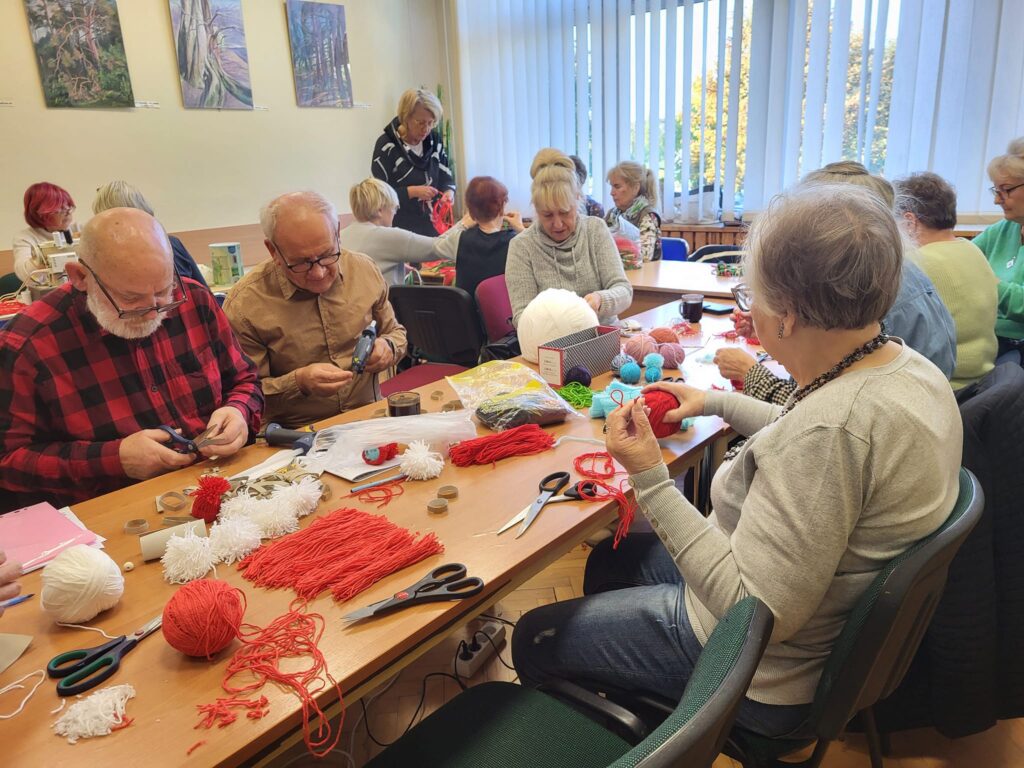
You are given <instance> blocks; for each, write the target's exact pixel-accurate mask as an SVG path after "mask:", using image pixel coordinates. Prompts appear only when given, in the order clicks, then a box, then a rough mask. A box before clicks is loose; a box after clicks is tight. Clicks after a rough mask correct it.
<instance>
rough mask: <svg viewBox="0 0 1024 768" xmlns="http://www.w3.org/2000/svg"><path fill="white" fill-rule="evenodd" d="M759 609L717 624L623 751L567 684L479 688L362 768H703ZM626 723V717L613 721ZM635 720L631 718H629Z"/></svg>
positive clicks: (733, 707)
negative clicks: (659, 716) (674, 691)
mask: <svg viewBox="0 0 1024 768" xmlns="http://www.w3.org/2000/svg"><path fill="white" fill-rule="evenodd" d="M772 624H773V617H772V614H771V612H770V611H769V610H768V608H767V607H766V606H765V605H764V603H762V602H761V601H760V600H758V599H756V598H753V597H748V598H745V599H744V600H741V601H740V602H739V603H737V604H736V605H735V606H733V608H732V609H731V610H730V611H729V613H728V614H726V615H725V617H724V618H723V619H722V621H720V622H719V623H718V626H717V627H715V631H714V632H712V633H711V637H709V638H708V642H707V644H706V645H705V646H704V650H703V651H702V652H701V655H700V658H699V659H698V661H697V665H696V667H695V668H694V670H693V675H692V676H691V677H690V681H689V682H688V683H687V686H686V690H685V691H683V696H682V699H681V700H680V701H679V704H678V706H676V708H675V710H674V711H673V712H672V714H671V715H670V716H669V717H668V719H666V720H665V722H663V723H662V724H661V725H660V726H659V727H658V728H656V729H655V730H654V731H653V732H652V733H650V734H649V735H647V736H646V737H645V738H642V740H641V741H640V742H639V743H638V744H636V745H635V746H633V745H632V744H631V741H630V740H627V739H626V738H623V737H622V736H621V735H617V734H616V733H613V732H612V731H610V730H608V729H606V728H604V727H602V726H601V725H598V723H597V722H595V721H594V720H592V719H590V717H588V716H587V715H585V714H583V712H582V711H581V710H585V711H587V712H592V713H593V714H594V715H597V716H601V717H604V716H607V715H608V714H609V712H610V711H611V710H617V709H619V708H618V707H615V706H614V705H612V704H611V703H610V702H607V701H606V700H605V699H602V698H601V697H599V696H596V695H595V694H592V693H590V692H589V691H584V690H583V689H581V688H578V687H577V686H574V685H572V684H571V683H557V684H554V685H552V686H551V687H550V689H549V690H550V691H551V692H552V693H553V694H555V695H558V696H560V697H565V698H566V699H567V700H569V701H571V705H570V704H566V703H563V702H562V701H560V700H559V699H557V698H554V696H552V695H548V694H547V693H542V692H541V691H542V690H544V688H543V687H542V689H539V690H534V689H532V688H526V687H524V686H521V685H514V684H512V683H483V684H481V685H476V686H473V687H472V688H470V689H468V690H467V691H465V692H463V693H461V694H459V695H458V696H457V697H455V698H454V699H453V700H452V701H450V702H448V703H447V704H445V705H444V706H443V707H442V708H441V709H439V710H437V711H436V712H434V713H433V714H432V715H431V716H430V717H428V718H427V719H425V720H424V721H423V722H422V723H420V724H419V725H418V726H416V727H415V728H413V729H412V730H411V731H410V732H409V733H407V734H405V735H404V736H402V737H401V738H400V739H399V740H398V741H396V742H395V743H394V744H392V745H391V746H390V747H388V748H387V749H386V750H385V751H384V752H382V753H381V754H380V755H378V756H377V757H376V758H375V759H374V760H372V761H370V762H369V763H368V764H367V768H370V767H371V766H372V768H388V767H389V766H403V767H404V766H410V765H424V766H426V765H429V766H432V767H433V768H455V767H456V766H458V767H459V768H462V767H463V766H464V767H465V768H516V767H518V766H522V767H523V768H526V767H527V766H529V768H549V767H550V768H556V767H557V768H596V767H597V766H601V767H602V768H604V767H605V766H612V767H613V768H636V767H637V766H642V768H668V766H680V765H685V766H688V767H692V768H704V767H705V766H706V767H710V766H711V764H712V763H713V762H714V760H715V758H716V757H717V756H718V754H719V751H720V749H721V746H722V743H723V742H724V740H725V738H726V736H727V735H728V733H729V728H730V727H731V725H732V723H733V721H734V720H735V718H736V712H737V710H738V708H739V705H740V702H741V700H742V699H743V695H744V694H745V693H746V691H747V687H748V686H749V685H750V679H751V678H752V677H753V676H754V670H755V669H756V668H757V665H758V662H759V661H760V660H761V655H762V654H763V653H764V649H765V646H766V645H767V644H768V637H769V636H770V635H771V631H772ZM618 714H619V715H620V717H621V718H622V719H625V720H629V719H630V718H629V713H627V712H620V713H618ZM634 721H635V719H634Z"/></svg>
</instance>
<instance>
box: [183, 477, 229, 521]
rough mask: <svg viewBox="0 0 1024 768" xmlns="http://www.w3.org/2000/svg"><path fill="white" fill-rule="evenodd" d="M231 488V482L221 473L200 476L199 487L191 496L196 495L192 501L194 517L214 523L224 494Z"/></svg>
mask: <svg viewBox="0 0 1024 768" xmlns="http://www.w3.org/2000/svg"><path fill="white" fill-rule="evenodd" d="M230 490H231V483H229V482H228V481H227V479H226V478H223V477H221V476H220V475H203V476H202V477H200V478H199V487H198V488H196V489H195V490H194V491H192V493H190V494H189V496H195V498H196V500H195V501H193V502H192V517H198V518H199V519H200V520H203V521H205V522H207V523H212V522H213V521H214V520H216V519H217V515H218V514H220V502H221V499H222V498H223V497H224V494H225V493H227V492H228V491H230Z"/></svg>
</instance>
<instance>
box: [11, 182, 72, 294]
mask: <svg viewBox="0 0 1024 768" xmlns="http://www.w3.org/2000/svg"><path fill="white" fill-rule="evenodd" d="M74 212H75V201H74V200H72V199H71V195H70V194H69V193H68V191H67V190H66V189H62V188H60V187H58V186H57V185H56V184H50V183H49V182H48V181H41V182H39V183H38V184H33V185H32V186H31V187H29V188H28V189H26V190H25V223H26V224H28V227H27V228H26V229H23V230H21V232H19V233H18V234H16V235H15V236H14V271H15V273H16V274H17V275H18V277H19V278H21V280H22V281H24V282H28V278H29V274H30V273H31V272H32V271H33V270H35V269H45V268H46V264H39V263H37V262H36V260H35V259H34V258H33V253H34V251H35V249H36V247H38V246H39V245H41V244H42V243H48V242H50V241H52V240H53V233H54V232H61V233H62V234H63V235H64V239H65V240H66V241H67V242H69V243H70V242H71V230H72V228H74V229H78V227H76V226H74V224H73V222H72V219H71V216H72V214H73V213H74Z"/></svg>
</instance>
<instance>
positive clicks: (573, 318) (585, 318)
mask: <svg viewBox="0 0 1024 768" xmlns="http://www.w3.org/2000/svg"><path fill="white" fill-rule="evenodd" d="M598 325H599V322H598V318H597V313H596V312H595V311H594V310H593V308H592V307H591V306H590V305H589V304H587V302H586V300H585V299H583V298H582V297H580V296H577V295H576V294H575V293H573V292H572V291H567V290H565V289H564V288H548V289H547V290H544V291H541V292H540V293H538V294H537V295H536V296H535V297H534V298H533V301H531V302H530V303H529V304H527V305H526V309H524V310H523V313H522V314H521V315H520V316H519V325H518V326H516V334H517V336H518V337H519V348H520V349H521V350H522V353H523V357H525V358H526V359H527V360H529V361H530V362H531V363H536V362H537V357H538V352H537V348H538V347H540V346H541V345H543V344H547V343H548V342H549V341H554V340H555V339H560V338H561V337H562V336H568V335H569V334H570V333H576V332H577V331H584V330H586V329H587V328H596V327H597V326H598Z"/></svg>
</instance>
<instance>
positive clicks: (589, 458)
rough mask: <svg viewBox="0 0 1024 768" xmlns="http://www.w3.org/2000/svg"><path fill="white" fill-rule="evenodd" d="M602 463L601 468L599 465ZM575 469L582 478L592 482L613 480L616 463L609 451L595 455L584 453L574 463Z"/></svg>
mask: <svg viewBox="0 0 1024 768" xmlns="http://www.w3.org/2000/svg"><path fill="white" fill-rule="evenodd" d="M599 461H600V462H601V468H600V469H598V468H597V463H598V462H599ZM572 466H573V469H575V470H576V474H577V475H579V476H580V477H586V478H588V479H590V480H611V479H612V478H613V477H615V463H614V462H613V461H612V456H611V454H610V453H608V452H607V451H596V452H595V453H582V454H580V455H579V456H577V457H576V458H575V459H573V461H572Z"/></svg>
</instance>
